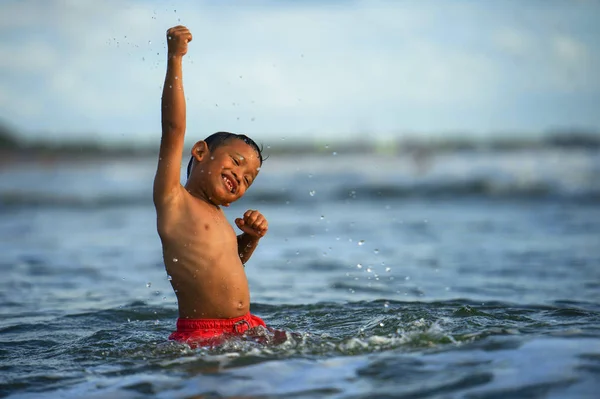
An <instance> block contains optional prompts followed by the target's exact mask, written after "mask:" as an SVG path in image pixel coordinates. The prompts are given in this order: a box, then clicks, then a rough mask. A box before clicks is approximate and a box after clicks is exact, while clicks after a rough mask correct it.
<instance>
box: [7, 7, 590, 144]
mask: <svg viewBox="0 0 600 399" xmlns="http://www.w3.org/2000/svg"><path fill="white" fill-rule="evenodd" d="M244 4H248V3H244ZM490 7H492V6H485V5H481V4H479V3H477V5H472V4H471V3H469V4H462V5H449V4H448V3H445V2H431V3H430V2H419V3H404V2H402V3H397V2H360V1H358V2H349V3H338V2H326V3H319V4H318V5H316V4H315V3H313V2H309V3H304V2H303V3H298V2H288V1H283V2H278V3H261V2H258V3H251V5H245V6H243V7H242V6H239V4H237V5H236V4H233V5H229V4H223V3H219V4H218V5H217V4H216V3H213V2H199V3H197V2H194V3H184V4H183V5H181V6H178V8H175V7H174V6H168V5H167V6H165V5H164V4H162V3H156V2H143V1H130V2H126V3H121V2H116V1H106V2H96V1H70V2H68V1H48V2H32V1H31V2H28V1H24V2H8V3H3V4H2V5H0V15H1V16H0V33H1V34H2V37H3V39H2V41H0V51H1V52H2V53H3V54H14V56H13V57H2V59H0V71H2V75H1V76H0V90H2V93H9V94H8V95H6V94H5V96H4V97H5V99H4V100H3V102H2V103H1V104H0V107H1V108H0V114H2V115H4V116H10V117H12V118H14V119H15V120H14V122H16V124H17V125H18V126H23V127H24V129H26V130H30V131H42V130H45V129H51V130H53V131H56V132H64V134H76V133H78V132H80V131H82V130H86V129H87V130H93V131H98V132H107V134H112V135H113V136H114V137H122V135H123V134H130V132H132V133H133V132H139V135H140V136H139V137H146V135H147V134H150V136H147V137H153V138H154V137H155V135H156V130H157V127H158V126H159V119H160V116H159V115H158V112H159V109H160V108H159V102H160V96H161V90H162V82H163V79H164V68H165V58H166V55H165V38H164V35H165V31H166V29H167V28H168V27H169V26H172V25H175V24H186V25H187V26H189V27H190V29H192V33H193V34H194V40H193V42H192V43H191V44H190V51H189V53H188V56H186V61H185V64H184V82H185V90H186V96H187V97H188V106H189V112H188V117H189V123H188V126H190V127H192V128H193V129H194V130H195V131H199V130H201V131H202V132H205V133H208V132H210V131H212V130H221V129H230V130H244V131H246V132H250V133H251V132H260V133H262V134H265V133H270V134H272V135H276V136H277V135H288V134H297V135H305V134H307V133H308V132H318V131H324V130H327V131H352V130H356V129H357V127H360V126H362V127H364V128H372V129H374V130H380V131H388V132H389V131H394V130H398V129H408V130H418V129H444V128H446V129H461V128H466V129H472V130H476V129H480V128H481V127H482V126H484V124H482V122H481V121H482V116H481V115H485V114H486V113H489V114H491V113H493V112H494V109H495V108H496V107H498V106H499V105H501V104H503V103H504V102H505V101H508V100H507V99H508V98H510V97H512V98H517V97H519V98H527V96H530V95H531V93H539V92H544V93H546V94H547V95H551V94H552V93H571V94H572V95H577V94H578V93H580V92H592V93H593V92H596V93H597V92H598V90H600V89H599V83H598V76H597V75H598V74H597V73H595V72H594V70H597V67H598V62H597V60H598V53H599V49H598V45H597V44H593V43H590V42H589V40H588V39H586V37H585V35H583V34H579V33H578V32H577V31H576V29H575V30H572V31H569V32H562V31H560V32H555V31H553V30H552V29H551V28H548V27H544V26H532V25H531V24H527V23H525V22H522V21H521V22H520V21H519V20H518V19H515V18H512V14H511V12H512V13H513V14H514V12H515V11H514V10H512V11H511V12H505V13H502V12H497V13H491V12H490V11H492V10H490ZM513 7H516V6H514V5H513ZM548 9H550V10H551V11H547V10H548ZM545 10H546V11H544V16H543V18H547V19H548V20H551V19H552V20H554V19H555V17H556V15H555V14H557V13H558V11H555V12H554V14H552V12H553V11H552V7H548V8H546V9H545ZM509 11H510V10H509ZM559 11H560V10H559ZM524 14H526V13H525V12H524ZM490 15H491V16H492V17H490ZM567 17H568V18H570V21H572V23H573V24H574V22H573V21H576V20H577V18H580V17H578V16H577V15H575V16H573V15H572V13H571V14H569V15H568V16H567ZM6 97H10V98H16V97H20V100H19V101H6ZM511 101H512V99H511ZM523 112H525V111H523Z"/></svg>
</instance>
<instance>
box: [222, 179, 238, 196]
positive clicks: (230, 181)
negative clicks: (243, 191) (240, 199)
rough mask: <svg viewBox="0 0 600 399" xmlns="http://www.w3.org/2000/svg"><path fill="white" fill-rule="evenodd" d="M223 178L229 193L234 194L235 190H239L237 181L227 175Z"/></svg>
mask: <svg viewBox="0 0 600 399" xmlns="http://www.w3.org/2000/svg"><path fill="white" fill-rule="evenodd" d="M222 178H223V182H224V183H225V186H226V187H227V189H228V190H229V192H230V193H232V194H234V193H235V189H236V188H237V182H236V181H235V179H231V178H229V177H228V176H225V175H222Z"/></svg>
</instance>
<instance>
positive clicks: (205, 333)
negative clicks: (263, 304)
mask: <svg viewBox="0 0 600 399" xmlns="http://www.w3.org/2000/svg"><path fill="white" fill-rule="evenodd" d="M259 326H262V327H266V325H265V322H264V321H263V320H262V319H261V318H260V317H258V316H254V315H252V314H250V312H248V313H246V314H245V315H244V316H240V317H235V318H233V319H181V318H180V319H177V331H175V332H173V333H172V334H171V335H170V336H169V339H170V340H174V341H178V342H182V343H186V344H188V345H190V346H192V347H196V346H218V345H221V344H222V343H223V342H224V341H225V340H226V339H227V338H228V337H232V336H240V335H242V334H244V333H245V332H246V331H248V330H249V329H251V328H254V327H259Z"/></svg>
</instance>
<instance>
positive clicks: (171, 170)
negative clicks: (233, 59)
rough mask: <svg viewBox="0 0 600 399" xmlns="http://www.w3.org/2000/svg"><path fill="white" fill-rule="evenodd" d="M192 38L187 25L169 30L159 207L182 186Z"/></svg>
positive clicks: (157, 187) (157, 179)
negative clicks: (186, 64) (185, 66)
mask: <svg viewBox="0 0 600 399" xmlns="http://www.w3.org/2000/svg"><path fill="white" fill-rule="evenodd" d="M191 40H192V34H191V33H190V31H189V30H188V29H187V28H186V27H184V26H176V27H174V28H171V29H169V30H168V31H167V48H168V51H167V54H168V59H167V74H166V77H165V84H164V87H163V93H162V103H161V116H162V138H161V141H160V152H159V156H158V157H159V158H158V168H157V170H156V176H155V177H154V192H153V198H154V204H155V206H156V207H157V208H160V207H161V206H162V205H164V204H166V203H168V202H169V201H170V200H171V199H173V198H174V197H175V196H176V195H177V194H178V193H179V192H180V188H181V181H180V179H181V177H180V171H181V157H182V154H183V143H184V137H185V123H186V121H185V119H186V116H185V96H184V93H183V76H182V66H181V64H182V59H183V56H184V55H185V54H186V53H187V47H188V42H190V41H191Z"/></svg>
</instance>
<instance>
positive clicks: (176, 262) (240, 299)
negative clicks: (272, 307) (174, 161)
mask: <svg viewBox="0 0 600 399" xmlns="http://www.w3.org/2000/svg"><path fill="white" fill-rule="evenodd" d="M180 197H181V198H178V200H177V201H175V204H174V205H172V207H173V208H175V209H170V210H169V211H168V215H166V216H162V217H161V215H159V217H158V230H159V234H160V237H161V241H162V244H163V257H164V261H165V267H166V270H167V274H168V275H169V276H171V285H172V286H173V289H174V290H175V294H176V295H177V300H178V306H179V317H180V318H188V319H222V318H233V317H238V316H243V315H244V314H246V313H248V311H249V310H250V293H249V289H248V280H247V278H246V274H245V272H244V267H243V265H242V262H241V260H240V258H239V254H238V247H237V236H236V234H235V231H234V230H233V227H232V226H231V225H230V224H229V222H228V221H227V219H226V218H225V214H224V213H223V211H222V210H221V209H219V208H217V207H215V206H213V205H210V204H207V203H206V202H204V201H201V200H199V199H197V198H194V197H193V196H191V195H190V194H189V193H188V192H187V191H185V190H183V193H182V194H181V196H180Z"/></svg>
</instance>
